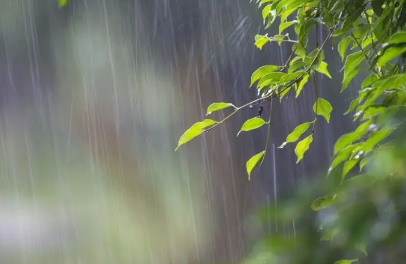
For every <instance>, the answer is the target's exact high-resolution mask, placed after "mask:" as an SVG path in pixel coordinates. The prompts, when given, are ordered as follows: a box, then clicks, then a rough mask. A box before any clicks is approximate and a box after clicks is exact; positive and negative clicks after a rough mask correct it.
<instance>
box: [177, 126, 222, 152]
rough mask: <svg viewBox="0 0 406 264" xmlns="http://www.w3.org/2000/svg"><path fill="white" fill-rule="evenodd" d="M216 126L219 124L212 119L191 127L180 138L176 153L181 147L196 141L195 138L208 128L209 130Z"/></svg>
mask: <svg viewBox="0 0 406 264" xmlns="http://www.w3.org/2000/svg"><path fill="white" fill-rule="evenodd" d="M215 124H218V122H217V121H214V120H211V119H205V120H203V121H202V122H197V123H195V124H194V125H193V126H191V127H190V128H189V129H188V130H186V132H185V133H183V135H182V136H181V137H180V139H179V141H178V146H177V147H176V149H175V151H176V150H178V149H179V147H180V146H182V145H183V144H185V143H187V142H189V141H190V140H192V139H194V138H195V137H197V136H199V135H200V134H202V133H203V132H204V131H205V129H206V128H209V127H211V126H213V125H215Z"/></svg>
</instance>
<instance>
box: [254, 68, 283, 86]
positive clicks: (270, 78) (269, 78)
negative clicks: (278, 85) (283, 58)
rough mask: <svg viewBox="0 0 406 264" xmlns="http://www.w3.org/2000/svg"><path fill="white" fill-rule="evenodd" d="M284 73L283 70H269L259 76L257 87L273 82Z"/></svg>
mask: <svg viewBox="0 0 406 264" xmlns="http://www.w3.org/2000/svg"><path fill="white" fill-rule="evenodd" d="M284 75H286V74H285V73H283V72H271V73H269V74H267V75H265V76H264V77H262V78H261V80H260V81H259V82H258V87H259V88H262V87H264V86H265V85H268V84H270V83H272V82H273V83H275V82H277V81H279V80H280V79H281V78H282V77H283V76H284Z"/></svg>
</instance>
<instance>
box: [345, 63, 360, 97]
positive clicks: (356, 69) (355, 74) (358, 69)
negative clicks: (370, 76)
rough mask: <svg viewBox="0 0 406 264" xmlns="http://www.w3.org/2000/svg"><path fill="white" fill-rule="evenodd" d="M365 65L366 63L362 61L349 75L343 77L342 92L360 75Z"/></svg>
mask: <svg viewBox="0 0 406 264" xmlns="http://www.w3.org/2000/svg"><path fill="white" fill-rule="evenodd" d="M363 67H364V64H363V63H361V64H359V65H358V66H357V67H355V69H353V70H352V71H351V72H350V73H349V74H348V75H347V76H345V77H344V79H343V87H342V88H341V92H343V91H344V90H345V89H347V87H348V85H349V84H350V82H351V81H352V79H354V77H355V76H357V75H358V73H359V72H360V71H361V70H362V68H363Z"/></svg>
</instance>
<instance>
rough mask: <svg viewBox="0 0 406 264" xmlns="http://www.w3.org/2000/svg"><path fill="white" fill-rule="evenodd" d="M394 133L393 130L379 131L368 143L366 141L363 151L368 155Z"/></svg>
mask: <svg viewBox="0 0 406 264" xmlns="http://www.w3.org/2000/svg"><path fill="white" fill-rule="evenodd" d="M391 133H392V129H390V128H385V129H382V130H379V131H377V132H375V133H373V134H372V135H371V136H370V137H369V138H368V139H367V141H365V143H364V146H363V151H364V152H365V153H368V152H369V151H371V150H372V149H373V148H374V147H375V146H376V145H377V144H378V143H379V142H381V141H382V140H384V139H385V138H386V137H388V136H389V135H390V134H391Z"/></svg>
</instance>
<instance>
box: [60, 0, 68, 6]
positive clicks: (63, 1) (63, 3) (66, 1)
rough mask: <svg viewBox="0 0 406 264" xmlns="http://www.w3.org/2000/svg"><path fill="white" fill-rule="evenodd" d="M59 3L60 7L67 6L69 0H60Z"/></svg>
mask: <svg viewBox="0 0 406 264" xmlns="http://www.w3.org/2000/svg"><path fill="white" fill-rule="evenodd" d="M58 3H59V7H63V6H66V4H67V3H68V0H58Z"/></svg>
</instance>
